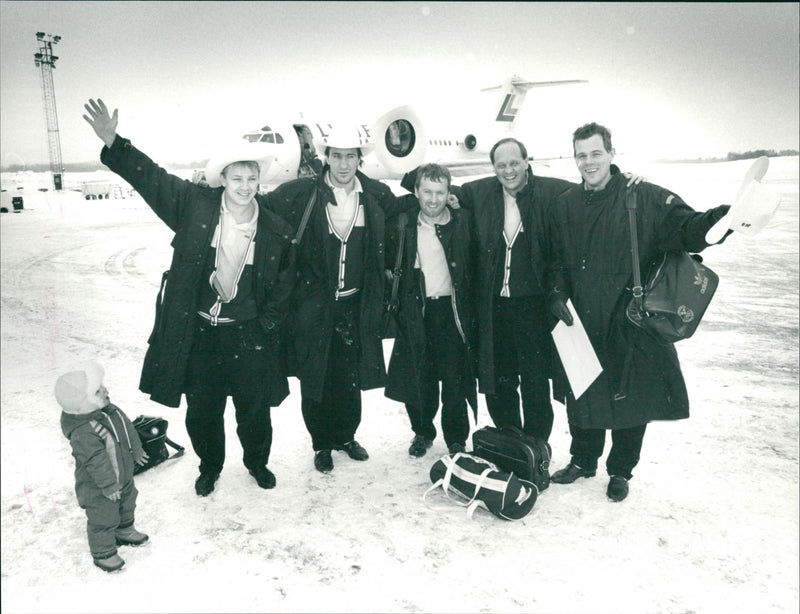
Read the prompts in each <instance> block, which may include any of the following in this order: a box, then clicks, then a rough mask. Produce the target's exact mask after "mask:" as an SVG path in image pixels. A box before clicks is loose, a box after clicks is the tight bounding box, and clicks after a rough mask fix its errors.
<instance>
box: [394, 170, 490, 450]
mask: <svg viewBox="0 0 800 614" xmlns="http://www.w3.org/2000/svg"><path fill="white" fill-rule="evenodd" d="M449 191H450V172H449V171H448V170H447V169H446V168H444V167H442V166H439V165H438V164H426V165H423V166H421V167H420V168H418V169H417V171H416V179H415V188H414V195H413V196H412V195H408V196H404V197H403V199H404V200H410V201H412V202H413V203H415V205H416V206H415V207H414V209H413V210H411V211H410V212H409V214H408V218H407V223H406V224H405V225H404V227H402V228H399V229H398V228H396V227H395V226H392V227H391V228H390V232H389V235H388V238H387V241H386V244H387V248H386V250H387V261H388V262H392V263H394V262H396V256H397V252H398V249H399V247H400V240H399V234H400V233H401V232H402V233H404V240H403V242H402V243H403V256H402V259H401V270H402V276H401V278H400V284H399V292H398V299H399V308H398V311H397V321H398V326H397V331H398V332H397V338H396V340H395V343H394V348H393V350H392V357H391V359H390V361H389V374H388V376H387V382H386V391H385V393H384V394H385V395H386V396H387V397H389V398H390V399H394V400H396V401H400V402H402V403H405V406H406V411H407V412H408V417H409V420H410V421H411V429H412V430H413V432H414V438H413V440H412V442H411V446H410V447H409V449H408V453H409V454H410V455H411V456H413V457H417V458H419V457H421V456H424V455H425V453H426V452H427V450H428V449H429V448H430V447H431V446H432V445H433V441H434V439H435V438H436V427H435V426H434V423H433V421H434V418H435V417H436V413H437V411H438V409H439V382H440V381H441V402H442V434H443V436H444V441H445V444H446V445H447V448H448V452H449V453H450V454H455V453H456V452H464V450H465V444H466V440H467V437H468V436H469V418H468V416H467V399H469V401H470V403H471V404H472V406H473V408H477V398H476V392H475V375H474V373H473V369H472V366H471V356H472V355H473V353H474V352H475V349H476V348H475V342H476V335H475V333H476V331H475V307H474V297H473V292H474V281H473V275H474V266H473V250H472V238H471V223H470V215H469V212H468V211H466V210H461V209H459V210H453V209H451V208H450V207H448V206H447V202H448V196H449Z"/></svg>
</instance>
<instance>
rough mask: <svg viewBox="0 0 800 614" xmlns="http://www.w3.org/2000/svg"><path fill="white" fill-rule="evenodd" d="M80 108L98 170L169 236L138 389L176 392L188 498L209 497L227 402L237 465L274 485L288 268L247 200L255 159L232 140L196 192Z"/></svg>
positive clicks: (266, 215)
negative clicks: (123, 186) (191, 457)
mask: <svg viewBox="0 0 800 614" xmlns="http://www.w3.org/2000/svg"><path fill="white" fill-rule="evenodd" d="M85 109H86V111H87V114H88V115H84V119H85V120H86V121H87V122H88V123H89V125H90V126H92V128H93V129H94V131H95V133H96V134H97V136H98V137H100V139H101V140H102V141H103V143H105V147H103V150H102V152H101V154H100V158H101V160H102V161H103V163H104V164H105V165H106V166H108V167H109V168H110V169H111V170H112V171H114V172H115V173H117V174H118V175H119V176H120V177H122V178H123V179H125V181H127V182H128V183H130V184H131V186H133V188H134V189H135V190H136V191H137V192H139V194H140V195H141V196H142V198H143V199H144V200H145V202H146V203H147V204H148V205H149V206H150V208H151V209H153V211H154V212H155V213H156V214H157V215H158V216H159V217H160V218H161V219H162V220H163V221H164V222H165V223H166V224H167V226H169V227H170V229H171V230H173V231H174V232H175V237H174V239H173V240H172V246H173V250H174V251H173V257H172V264H171V266H170V269H169V274H168V277H166V275H165V281H166V280H167V279H168V283H166V284H164V283H163V282H162V288H161V290H162V293H161V294H159V300H158V303H157V310H158V311H157V315H156V326H155V328H154V330H153V333H152V334H151V336H150V339H149V340H148V343H149V348H148V350H147V355H146V356H145V360H144V366H143V368H142V376H141V381H140V384H139V388H140V389H141V390H142V392H145V393H149V394H150V395H151V398H152V400H154V401H156V402H157V403H161V404H163V405H166V406H168V407H178V406H179V404H180V399H181V394H185V395H186V404H187V409H186V430H187V432H188V434H189V437H190V439H191V441H192V447H193V448H194V451H195V453H196V454H197V456H198V457H199V458H200V476H199V477H198V478H197V481H196V482H195V492H196V493H197V494H198V495H199V496H203V497H204V496H207V495H209V494H210V493H211V492H212V491H213V490H214V485H215V483H216V481H217V478H218V477H219V474H220V472H221V471H222V465H223V463H224V461H225V425H224V419H223V416H224V412H225V405H226V403H227V397H228V396H229V395H230V396H231V397H232V399H233V404H234V407H235V408H236V422H237V434H238V436H239V441H240V442H241V444H242V449H243V461H244V465H245V467H247V469H248V470H249V472H250V474H251V475H252V476H253V477H254V478H255V480H256V482H257V483H258V485H259V486H260V487H261V488H274V487H275V483H276V480H275V476H274V475H273V473H272V472H271V471H270V470H269V469H268V468H267V462H268V461H269V454H270V448H271V445H272V423H271V419H270V407H271V406H275V405H279V404H280V403H281V401H283V399H284V398H286V396H287V395H288V394H289V387H288V383H287V381H286V376H285V375H284V374H283V373H281V371H280V368H279V360H278V358H279V343H278V339H279V337H278V335H279V330H280V328H281V326H282V324H283V320H284V318H285V315H286V312H287V311H288V308H289V299H290V297H291V294H292V291H293V289H294V285H295V282H296V270H295V251H294V247H293V245H292V243H291V239H292V230H291V227H290V226H289V225H288V224H287V223H286V222H285V221H284V220H282V219H281V218H280V217H278V216H277V215H275V214H274V213H272V212H271V211H268V210H267V209H266V208H264V207H260V206H259V205H258V203H257V202H256V200H255V196H256V193H257V192H258V180H259V175H260V165H259V160H265V159H266V153H265V151H264V150H263V149H261V148H260V147H258V146H257V144H251V143H247V142H246V141H237V143H236V144H234V145H232V146H231V148H230V150H226V151H220V152H218V153H217V155H216V156H214V157H213V158H211V160H209V162H208V165H207V166H206V172H205V176H206V180H207V182H208V186H200V185H196V184H193V183H191V182H189V181H185V180H183V179H180V178H179V177H176V176H174V175H171V174H169V173H167V171H165V170H164V169H163V168H161V167H159V166H158V165H157V164H156V163H155V162H153V161H152V160H151V159H150V158H148V157H147V156H145V155H144V154H143V153H142V152H140V151H139V150H138V149H136V148H135V147H134V146H133V145H132V144H131V142H130V141H129V140H127V139H124V138H122V137H120V136H119V135H117V110H116V109H115V110H114V114H113V116H112V115H109V113H108V110H107V108H106V106H105V104H104V103H103V101H102V100H97V102H95V101H94V100H90V101H89V103H88V104H86V105H85Z"/></svg>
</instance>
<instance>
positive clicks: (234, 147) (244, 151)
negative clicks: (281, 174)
mask: <svg viewBox="0 0 800 614" xmlns="http://www.w3.org/2000/svg"><path fill="white" fill-rule="evenodd" d="M274 159H275V156H273V155H272V154H271V153H270V147H269V145H268V144H267V143H251V142H250V141H247V140H245V139H240V140H237V141H233V142H231V143H226V144H224V145H222V146H221V147H220V148H218V149H217V153H216V154H215V155H214V156H213V157H212V158H211V159H210V160H209V161H208V163H207V164H206V170H205V176H206V183H208V185H209V187H211V188H218V187H219V186H221V185H222V182H221V181H220V175H221V174H222V171H223V170H224V169H225V167H226V166H228V165H229V164H233V163H234V162H257V163H258V166H259V168H260V169H261V176H262V177H263V176H264V174H265V173H266V172H267V169H268V168H269V167H270V165H271V164H272V161H273V160H274Z"/></svg>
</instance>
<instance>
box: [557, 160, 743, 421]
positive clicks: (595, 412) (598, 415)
mask: <svg viewBox="0 0 800 614" xmlns="http://www.w3.org/2000/svg"><path fill="white" fill-rule="evenodd" d="M626 183H627V180H626V179H625V177H624V176H622V175H620V174H618V173H615V174H613V175H612V178H611V181H610V182H609V183H608V185H607V186H606V188H605V189H603V190H599V191H587V190H584V189H583V186H576V187H574V188H572V189H570V190H569V191H568V192H567V193H565V194H564V195H563V196H562V197H561V199H560V200H559V202H558V205H557V206H556V207H555V208H554V209H553V210H552V218H551V220H552V229H551V230H552V236H553V241H554V245H555V253H556V260H555V262H554V266H553V269H552V273H553V275H552V277H551V280H552V285H553V286H558V287H559V288H561V289H563V290H564V291H565V292H566V293H567V294H568V295H569V297H570V298H571V299H572V303H573V305H574V307H575V311H576V313H577V314H578V317H579V318H580V320H581V322H582V324H583V326H584V328H585V329H586V332H587V334H588V335H589V339H590V340H591V342H592V346H593V347H594V350H595V353H596V354H597V357H598V359H599V360H600V364H601V366H602V367H603V372H602V374H601V375H600V376H599V377H598V379H597V380H595V381H594V383H592V385H591V386H590V387H589V388H588V389H587V390H586V392H584V393H583V394H582V395H581V397H580V398H578V399H577V400H576V399H575V398H574V396H573V395H572V392H571V391H569V387H568V385H567V386H565V385H564V382H563V381H562V382H561V383H560V384H561V385H559V386H556V388H557V389H564V390H567V391H569V392H567V393H566V405H567V416H568V419H569V422H570V424H575V425H577V426H579V427H581V428H585V429H590V428H591V429H593V428H601V429H622V428H629V427H634V426H640V425H643V424H647V423H648V422H649V421H651V420H675V419H680V418H687V417H688V416H689V399H688V395H687V392H686V385H685V383H684V380H683V374H682V373H681V368H680V364H679V362H678V354H677V352H676V351H675V346H674V345H672V344H666V345H662V344H660V343H658V342H657V341H655V340H653V339H652V338H651V337H649V336H648V335H647V334H646V333H645V332H643V331H642V330H641V329H639V328H637V327H635V326H633V325H632V324H630V323H629V322H627V320H626V319H625V317H624V309H625V305H626V304H627V302H628V300H629V299H630V296H631V292H630V287H631V285H632V284H631V279H632V270H633V266H632V263H631V252H630V250H631V239H630V228H629V223H628V213H627V209H626V206H625V196H626ZM636 189H637V193H638V197H637V200H638V204H637V224H638V242H639V254H640V260H641V267H642V271H644V270H646V266H647V263H648V262H649V261H650V260H651V259H652V258H654V257H655V256H657V254H658V253H661V252H663V251H669V250H687V251H690V252H699V251H701V250H703V249H704V248H705V247H707V246H708V244H707V243H706V242H705V234H706V231H707V230H708V229H709V228H710V227H711V226H712V225H713V224H714V223H715V222H716V221H717V220H718V219H720V218H721V217H722V216H723V215H724V214H725V212H726V211H727V209H728V206H727V205H721V206H719V207H715V208H713V209H710V210H708V211H706V212H704V213H698V212H696V211H694V210H693V209H692V208H691V207H689V206H688V205H687V204H686V203H685V202H684V201H683V200H682V199H681V198H680V197H679V196H677V195H676V194H674V193H673V192H670V191H669V190H665V189H664V188H661V187H659V186H657V185H653V184H650V183H642V184H640V185H639V186H637V188H636ZM560 377H562V378H563V377H564V376H563V372H562V374H561V376H560ZM562 386H563V388H562Z"/></svg>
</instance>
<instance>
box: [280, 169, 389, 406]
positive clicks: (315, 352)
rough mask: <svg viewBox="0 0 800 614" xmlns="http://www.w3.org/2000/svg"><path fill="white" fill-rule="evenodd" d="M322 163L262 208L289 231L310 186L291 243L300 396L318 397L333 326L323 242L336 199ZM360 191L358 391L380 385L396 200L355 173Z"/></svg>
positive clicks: (331, 270) (332, 281) (331, 277)
mask: <svg viewBox="0 0 800 614" xmlns="http://www.w3.org/2000/svg"><path fill="white" fill-rule="evenodd" d="M327 171H328V167H327V166H326V167H325V168H324V169H323V172H322V173H321V174H320V176H319V177H317V178H303V179H296V180H294V181H290V182H288V183H284V184H283V185H281V186H278V187H277V188H276V189H275V190H274V191H272V192H270V193H269V194H268V195H267V196H266V204H267V206H268V207H269V208H270V209H271V210H273V211H275V212H277V213H278V214H279V215H281V216H282V217H284V218H285V219H286V220H287V221H288V222H289V223H290V224H291V225H292V226H293V227H294V228H295V229H297V227H298V226H299V224H300V220H301V218H302V217H303V212H304V211H305V209H306V206H307V204H308V202H309V199H310V197H311V194H312V192H313V191H314V189H315V188H316V190H317V196H316V201H315V204H314V206H313V208H312V211H311V215H310V217H309V219H308V225H307V227H306V228H305V230H304V233H303V237H302V240H301V241H300V243H299V245H298V247H297V260H298V276H299V281H298V284H297V289H296V292H295V297H294V307H293V314H292V320H293V329H294V332H293V335H292V336H293V341H294V363H295V364H294V371H295V375H297V377H298V379H299V380H300V386H301V391H302V394H303V396H304V397H308V398H311V399H314V400H316V401H322V391H323V384H324V382H325V376H326V371H327V366H328V354H329V352H330V347H331V338H332V335H333V328H334V325H335V323H334V321H333V319H334V317H333V316H334V303H335V300H336V299H335V292H336V287H337V281H338V280H337V276H338V269H336V268H335V263H332V262H330V259H329V258H328V255H327V254H328V250H329V247H330V246H329V242H330V241H334V240H336V239H335V237H333V235H331V234H330V232H329V231H328V218H327V215H326V213H325V207H326V206H327V204H328V203H336V199H335V197H334V195H333V190H331V188H330V187H329V186H328V185H327V184H326V183H325V175H326V174H327ZM356 176H357V177H358V180H359V181H360V182H361V187H362V189H363V193H362V194H361V198H360V204H361V205H363V206H364V218H365V226H366V234H365V245H364V261H363V262H364V269H363V271H364V277H363V283H362V287H361V291H360V292H359V293H358V296H359V343H360V346H361V355H360V361H359V382H360V383H359V385H360V388H361V390H370V389H372V388H380V387H382V386H384V384H385V382H386V367H385V363H384V359H383V341H382V312H383V296H384V230H385V223H386V218H387V217H388V216H392V215H395V214H396V213H397V211H398V203H397V199H396V198H395V196H394V194H392V191H391V190H390V189H389V187H388V186H386V185H385V184H383V183H381V182H379V181H375V180H373V179H370V178H369V177H367V176H366V175H364V174H363V173H361V172H360V171H359V172H358V173H357V174H356Z"/></svg>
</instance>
